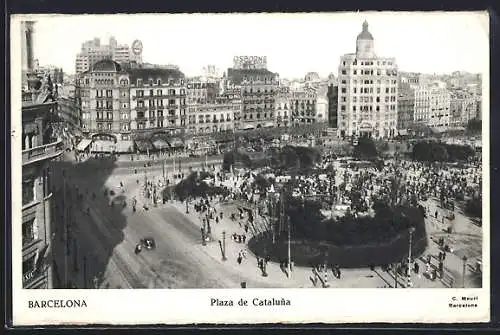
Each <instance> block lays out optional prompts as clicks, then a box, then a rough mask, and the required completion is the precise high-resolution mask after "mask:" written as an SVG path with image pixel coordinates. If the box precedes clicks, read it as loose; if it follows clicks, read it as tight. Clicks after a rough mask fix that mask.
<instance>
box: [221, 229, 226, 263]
mask: <svg viewBox="0 0 500 335" xmlns="http://www.w3.org/2000/svg"><path fill="white" fill-rule="evenodd" d="M222 260H223V261H226V260H227V257H226V231H225V230H224V231H223V232H222Z"/></svg>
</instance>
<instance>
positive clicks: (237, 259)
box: [236, 255, 242, 264]
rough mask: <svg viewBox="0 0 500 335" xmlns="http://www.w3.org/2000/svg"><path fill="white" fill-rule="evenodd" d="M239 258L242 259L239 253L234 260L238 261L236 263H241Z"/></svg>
mask: <svg viewBox="0 0 500 335" xmlns="http://www.w3.org/2000/svg"><path fill="white" fill-rule="evenodd" d="M241 260H242V258H241V255H238V258H236V261H237V262H238V264H241Z"/></svg>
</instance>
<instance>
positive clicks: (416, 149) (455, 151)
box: [412, 142, 474, 162]
mask: <svg viewBox="0 0 500 335" xmlns="http://www.w3.org/2000/svg"><path fill="white" fill-rule="evenodd" d="M473 156H474V149H472V147H470V146H466V145H457V144H446V143H439V142H419V143H417V144H415V145H414V146H413V151H412V158H413V159H414V160H417V161H424V162H454V161H463V160H467V159H469V158H471V157H473Z"/></svg>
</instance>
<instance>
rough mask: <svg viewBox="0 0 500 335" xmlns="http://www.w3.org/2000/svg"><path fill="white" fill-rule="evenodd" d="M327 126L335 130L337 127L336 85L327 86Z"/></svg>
mask: <svg viewBox="0 0 500 335" xmlns="http://www.w3.org/2000/svg"><path fill="white" fill-rule="evenodd" d="M326 96H327V99H328V126H329V127H330V128H337V126H338V106H339V86H338V84H336V83H335V84H329V85H328V92H327V95H326Z"/></svg>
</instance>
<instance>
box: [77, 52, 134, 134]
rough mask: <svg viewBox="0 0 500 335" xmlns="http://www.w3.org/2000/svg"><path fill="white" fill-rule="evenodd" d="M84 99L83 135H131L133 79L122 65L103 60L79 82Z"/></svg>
mask: <svg viewBox="0 0 500 335" xmlns="http://www.w3.org/2000/svg"><path fill="white" fill-rule="evenodd" d="M79 86H80V90H81V99H82V131H84V132H85V133H103V132H106V133H109V134H119V133H121V132H122V131H123V132H125V133H128V132H129V131H130V105H129V96H128V93H129V92H128V91H129V79H128V74H127V73H123V72H122V70H121V66H120V64H118V63H117V62H115V61H112V60H102V61H99V62H97V63H95V64H94V66H93V69H92V71H87V72H85V73H84V74H83V76H82V77H81V79H80V82H79Z"/></svg>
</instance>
